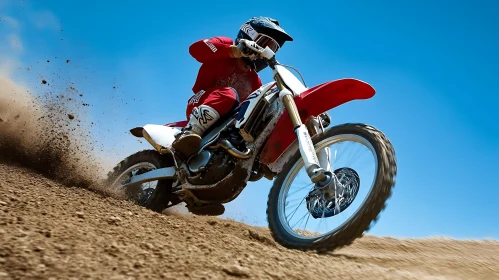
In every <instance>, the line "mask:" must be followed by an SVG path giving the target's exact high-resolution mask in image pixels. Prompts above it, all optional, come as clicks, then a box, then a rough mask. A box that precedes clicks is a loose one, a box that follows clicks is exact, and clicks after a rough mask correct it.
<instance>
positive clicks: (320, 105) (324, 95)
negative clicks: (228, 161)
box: [260, 78, 376, 164]
mask: <svg viewBox="0 0 499 280" xmlns="http://www.w3.org/2000/svg"><path fill="white" fill-rule="evenodd" d="M375 92H376V91H375V90H374V88H373V87H372V86H370V85H369V84H367V83H365V82H363V81H360V80H357V79H350V78H347V79H340V80H336V81H331V82H327V83H323V84H320V85H318V86H315V87H313V88H310V89H307V90H306V91H304V92H302V93H301V94H300V96H298V97H296V98H294V100H295V103H296V107H297V108H298V112H299V114H300V117H301V120H302V122H306V121H307V119H308V118H309V117H311V116H318V115H319V114H321V113H324V112H326V111H327V110H330V109H332V108H335V107H338V106H339V105H342V104H344V103H346V102H349V101H352V100H356V99H369V98H371V97H373V96H374V94H375ZM294 141H296V136H295V134H294V130H293V124H292V123H291V119H290V117H289V114H287V113H284V114H283V115H282V116H281V118H280V119H279V121H278V122H277V125H276V127H275V129H274V131H273V132H272V134H271V135H270V137H269V139H268V140H267V143H266V144H265V146H264V147H263V149H262V153H261V155H260V162H261V163H262V164H272V163H275V162H276V161H277V160H278V159H279V158H280V157H281V156H282V155H283V153H284V151H286V149H288V148H289V147H290V146H291V145H292V144H293V142H294Z"/></svg>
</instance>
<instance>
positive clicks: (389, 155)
mask: <svg viewBox="0 0 499 280" xmlns="http://www.w3.org/2000/svg"><path fill="white" fill-rule="evenodd" d="M344 135H346V136H348V135H353V136H355V137H358V138H359V139H360V138H362V139H364V141H365V142H366V144H368V145H369V146H370V147H371V148H370V150H371V152H373V153H375V156H373V158H375V159H376V162H377V164H376V167H375V168H374V169H376V171H375V172H373V173H375V174H376V177H375V179H374V180H373V184H372V186H371V189H370V192H369V195H368V196H367V197H366V198H365V200H364V202H363V203H362V204H361V206H359V208H358V210H356V211H355V213H354V214H353V215H352V216H351V217H349V219H348V220H347V221H346V222H344V223H343V224H341V225H340V226H339V227H338V228H336V229H334V230H332V231H331V232H328V233H326V234H323V235H321V236H318V237H313V236H303V237H300V236H298V234H296V233H294V232H292V231H294V230H293V229H292V228H291V227H290V226H289V222H288V223H286V221H283V217H287V216H286V211H285V207H286V205H287V204H286V203H283V202H282V199H283V194H282V193H283V189H285V188H286V187H285V186H284V185H285V184H291V183H288V182H287V181H289V176H290V175H292V174H290V172H294V171H293V170H295V169H296V168H297V166H299V164H300V162H301V163H302V162H303V160H302V158H301V155H300V152H299V151H297V152H296V153H295V154H294V155H293V156H292V157H291V159H290V160H289V161H288V162H287V163H286V164H285V165H284V167H283V170H282V172H280V173H279V175H278V176H277V177H276V179H275V182H274V185H273V186H272V188H271V190H270V194H269V199H268V204H267V219H268V224H269V228H270V231H271V234H272V236H273V237H274V239H275V240H276V241H277V242H278V243H280V244H281V245H282V246H284V247H287V248H290V249H299V250H304V251H306V250H317V251H331V250H334V249H337V248H340V247H342V246H346V245H349V244H351V243H352V242H353V241H354V240H355V239H356V238H358V237H361V236H362V234H363V233H364V231H366V230H368V229H369V227H370V226H371V223H372V222H375V221H376V220H377V218H378V215H379V213H380V212H381V211H382V210H383V209H384V208H385V202H386V200H387V199H388V198H389V197H390V196H391V193H392V188H393V187H394V185H395V176H396V173H397V166H396V158H395V151H394V148H393V146H392V144H391V143H390V141H389V140H388V139H387V138H386V137H385V135H384V134H383V133H382V132H380V131H379V130H377V129H376V128H374V127H372V126H368V125H364V124H343V125H339V126H336V127H332V128H331V129H328V130H326V131H324V132H323V133H320V134H318V135H315V136H314V137H312V142H313V144H314V147H315V148H316V151H317V149H318V147H319V145H320V144H321V143H326V142H327V141H332V140H331V139H335V138H341V137H343V136H344ZM346 136H344V137H346ZM288 175H289V176H288ZM285 180H287V181H285ZM287 188H288V189H289V186H288V187H287ZM286 197H287V194H286ZM283 208H284V209H283ZM283 215H284V216H283ZM306 215H308V214H306ZM307 221H308V218H307ZM285 223H286V224H285Z"/></svg>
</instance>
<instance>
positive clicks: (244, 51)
mask: <svg viewBox="0 0 499 280" xmlns="http://www.w3.org/2000/svg"><path fill="white" fill-rule="evenodd" d="M230 51H231V54H232V57H235V58H240V57H243V56H244V57H249V58H259V57H260V54H261V52H262V51H263V49H262V48H261V47H260V46H258V45H257V44H256V43H255V42H253V41H250V40H245V39H241V40H240V41H239V44H238V45H237V46H231V47H230Z"/></svg>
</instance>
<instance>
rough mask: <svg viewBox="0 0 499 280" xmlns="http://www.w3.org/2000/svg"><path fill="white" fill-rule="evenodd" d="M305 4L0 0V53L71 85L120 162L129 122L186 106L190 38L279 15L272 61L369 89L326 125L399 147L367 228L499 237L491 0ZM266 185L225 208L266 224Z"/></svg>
mask: <svg viewBox="0 0 499 280" xmlns="http://www.w3.org/2000/svg"><path fill="white" fill-rule="evenodd" d="M473 2H474V3H473ZM313 3H314V4H313V5H305V4H292V3H291V2H289V1H283V2H281V1H271V2H269V4H268V5H267V4H266V5H259V3H257V2H255V3H251V2H234V1H231V2H225V3H224V2H215V1H202V2H196V1H179V2H176V3H175V5H172V4H171V3H170V1H159V0H157V1H153V0H151V1H133V2H132V1H94V0H89V1H85V2H79V3H77V2H73V1H58V0H46V1H43V4H42V3H41V1H29V0H27V1H22V2H20V1H14V0H2V2H0V17H2V21H0V40H1V41H0V42H1V43H0V59H1V60H0V65H3V66H2V67H3V68H2V69H3V72H8V74H9V76H10V77H11V78H12V79H14V80H15V81H16V82H17V83H20V84H27V85H29V86H30V87H31V88H32V89H33V90H34V91H35V92H36V91H43V90H46V88H47V87H42V86H41V85H40V80H41V79H42V78H44V79H47V80H48V81H49V83H51V85H52V88H53V89H54V91H55V90H56V89H57V88H58V87H59V88H64V86H65V85H67V84H72V85H74V86H75V87H76V88H77V89H78V90H79V92H80V93H83V94H84V100H85V102H88V103H90V104H91V105H92V106H91V107H89V108H88V109H87V116H86V118H87V120H88V121H99V122H100V123H101V125H100V126H99V127H95V128H94V131H93V132H94V136H95V138H96V139H97V140H98V141H99V142H100V143H101V145H102V146H103V147H105V148H106V151H105V153H104V154H105V160H107V162H109V163H111V164H114V163H115V162H116V161H118V160H119V159H120V158H122V157H124V156H127V155H128V154H130V153H132V152H134V151H136V150H138V149H144V148H148V146H147V145H146V144H140V143H139V142H138V141H137V140H136V139H135V138H134V137H132V136H130V135H128V134H126V133H127V131H128V129H129V128H130V127H134V126H137V125H142V124H145V123H166V122H171V121H177V120H183V119H184V118H185V101H186V100H187V99H188V98H189V96H190V95H191V94H192V91H191V87H192V85H193V83H194V80H195V77H196V74H197V71H198V67H199V64H198V63H197V62H196V61H195V60H194V59H193V58H191V57H190V56H189V53H188V47H189V45H190V44H191V43H193V42H194V41H196V40H199V39H203V38H207V37H211V36H216V35H224V36H229V37H231V38H233V37H234V36H235V35H236V33H237V31H238V28H239V26H240V25H241V24H242V23H243V22H244V21H245V20H247V19H248V18H249V17H252V16H255V15H266V16H271V17H274V18H276V19H278V20H279V21H280V23H281V24H282V26H283V27H284V28H285V29H286V30H287V31H288V33H289V34H291V35H292V36H293V37H294V39H295V41H294V42H288V43H286V45H285V46H284V47H283V49H282V50H281V51H280V53H279V60H280V61H281V62H283V63H286V64H291V65H293V66H294V67H296V68H298V69H299V70H300V71H301V73H302V75H303V76H304V78H305V80H306V82H307V85H308V86H312V85H316V84H319V83H322V82H326V81H329V80H334V79H339V78H343V77H354V78H358V79H361V80H364V81H366V82H369V83H370V84H371V85H373V87H374V88H375V89H376V90H377V94H376V96H375V97H374V98H372V99H370V100H363V101H354V102H351V103H348V104H345V105H343V106H341V107H339V108H336V109H334V110H332V111H330V113H331V115H332V117H333V123H334V124H340V123H345V122H363V123H369V124H371V125H373V126H375V127H377V128H379V129H381V130H382V131H384V132H385V133H386V135H387V136H388V137H389V138H390V140H391V141H392V142H393V144H394V146H395V149H396V152H397V158H398V167H399V168H398V170H399V175H398V177H397V185H396V188H395V191H394V194H393V196H392V197H391V199H390V200H389V201H388V207H387V209H386V210H385V211H384V212H383V213H382V215H381V218H380V220H379V222H378V223H377V224H376V226H375V227H374V228H373V229H372V230H371V231H370V232H369V233H370V234H375V235H389V236H396V237H426V236H435V235H444V236H450V237H454V238H496V239H497V238H499V219H498V218H497V216H498V215H499V203H498V202H497V200H498V199H499V175H498V173H497V172H498V168H499V122H498V120H499V87H498V85H497V78H498V77H499V70H498V65H499V51H498V50H499V37H498V36H497V34H499V31H498V27H499V20H498V19H497V12H499V8H498V7H499V4H497V3H496V2H495V1H459V0H454V1H450V0H439V1H428V0H418V1H415V0H412V1H359V0H357V1H342V2H339V1H315V2H313ZM66 59H70V60H71V62H70V63H66ZM47 60H50V63H47V62H46V61H47ZM9 66H10V67H9ZM26 67H30V71H27V70H26ZM7 70H9V71H7ZM266 74H268V72H264V73H262V79H263V81H264V82H267V81H270V78H271V77H270V76H268V75H266ZM113 87H114V88H113ZM270 185H271V182H269V181H261V182H258V183H252V184H250V185H249V186H248V187H247V188H246V189H245V190H244V192H243V194H241V196H240V197H239V198H237V199H236V200H235V201H234V202H232V203H231V204H229V205H228V210H227V215H226V216H230V217H236V218H238V219H243V220H244V221H246V222H249V223H253V224H257V225H266V220H265V208H266V200H267V195H268V191H269V188H270Z"/></svg>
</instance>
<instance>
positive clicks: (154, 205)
mask: <svg viewBox="0 0 499 280" xmlns="http://www.w3.org/2000/svg"><path fill="white" fill-rule="evenodd" d="M138 164H143V165H149V166H151V167H154V168H152V169H159V168H164V167H171V166H175V164H174V160H173V158H172V157H171V156H170V155H161V154H159V153H158V152H157V151H155V150H143V151H140V152H137V153H135V154H132V155H130V156H128V157H127V158H125V159H124V160H122V161H121V162H120V163H118V164H117V165H116V166H115V167H114V169H113V171H111V172H110V173H109V174H108V178H107V183H108V185H110V186H111V185H113V184H114V183H115V181H116V179H118V178H119V177H120V176H122V174H123V173H124V172H125V171H127V169H129V168H131V167H133V166H134V165H138ZM173 182H174V180H172V179H168V180H158V181H157V185H156V188H155V189H154V191H153V192H152V194H150V195H149V196H147V198H145V199H143V200H141V201H139V200H137V198H136V197H135V196H131V195H129V194H128V193H127V192H126V190H125V192H126V193H127V199H130V200H131V201H133V202H134V203H136V204H138V205H140V206H143V207H145V208H147V209H150V210H152V211H155V212H159V213H161V212H162V211H163V210H165V209H166V208H167V206H168V203H169V202H170V201H172V200H173V199H175V198H176V197H175V196H174V195H173V194H172V193H171V190H172V184H173ZM116 187H119V186H118V185H117V186H116Z"/></svg>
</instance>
